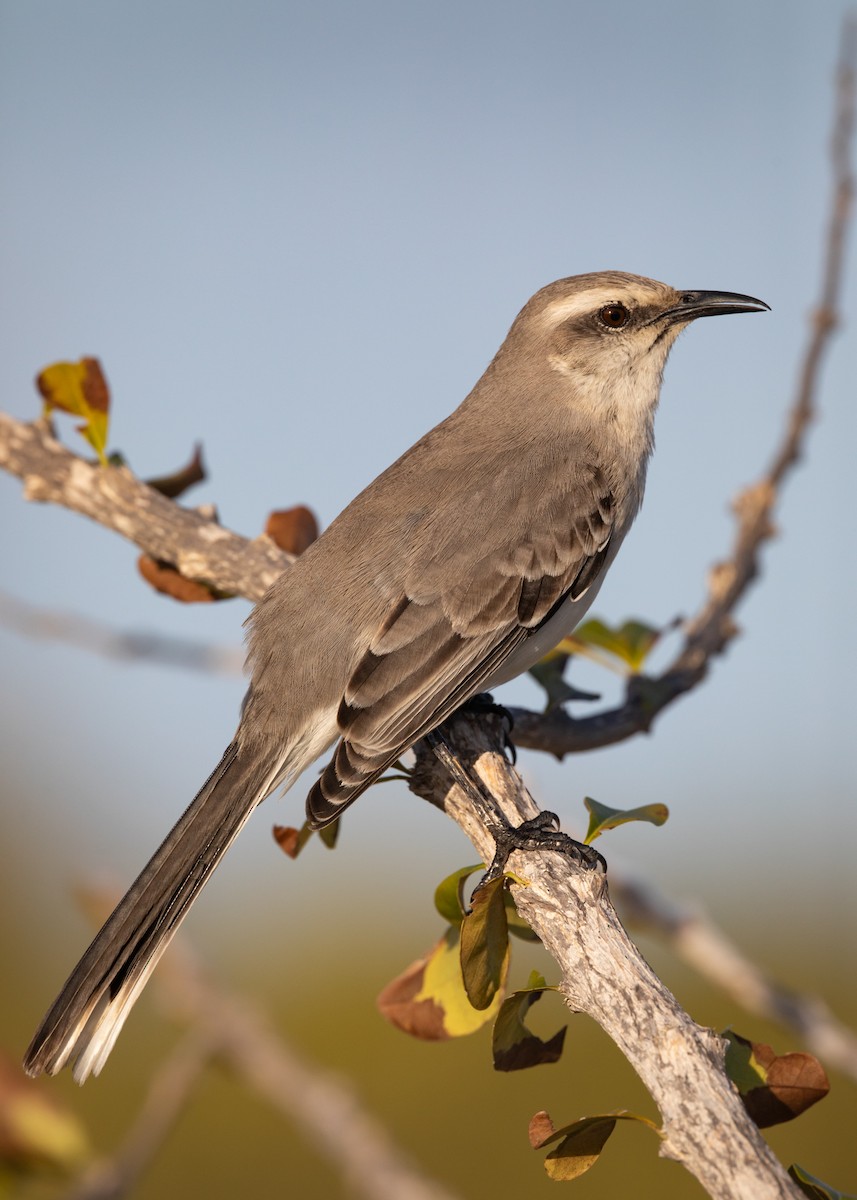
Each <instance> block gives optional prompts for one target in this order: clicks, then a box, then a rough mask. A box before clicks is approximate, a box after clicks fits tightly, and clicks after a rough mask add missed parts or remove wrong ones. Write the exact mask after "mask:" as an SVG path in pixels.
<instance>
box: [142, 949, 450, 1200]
mask: <svg viewBox="0 0 857 1200" xmlns="http://www.w3.org/2000/svg"><path fill="white" fill-rule="evenodd" d="M155 978H156V982H157V984H158V994H159V995H160V997H161V1000H162V1003H163V1005H164V1007H165V1009H166V1011H167V1012H168V1013H169V1015H171V1016H172V1017H173V1018H174V1019H178V1020H180V1021H182V1022H183V1023H184V1022H188V1023H190V1024H191V1025H192V1026H193V1028H195V1029H196V1030H197V1031H199V1032H201V1033H202V1035H203V1036H204V1037H205V1038H207V1039H208V1040H209V1042H210V1044H211V1045H212V1046H213V1048H214V1052H215V1053H216V1055H217V1056H218V1058H220V1059H221V1060H222V1061H223V1062H225V1063H227V1064H228V1065H229V1066H230V1067H231V1068H232V1069H233V1070H234V1071H235V1073H236V1074H237V1075H238V1076H239V1077H240V1078H241V1079H242V1080H243V1081H244V1082H245V1083H247V1084H249V1086H250V1087H252V1088H253V1089H254V1090H255V1091H256V1092H258V1093H259V1094H260V1095H262V1096H264V1097H265V1098H266V1099H267V1100H268V1102H269V1103H270V1104H272V1105H273V1107H274V1108H276V1109H277V1110H278V1111H279V1112H280V1113H282V1115H283V1116H284V1117H286V1118H287V1119H288V1120H289V1121H291V1122H293V1124H295V1125H296V1126H297V1127H298V1128H299V1129H300V1130H301V1131H302V1132H303V1134H304V1135H305V1136H306V1138H307V1140H308V1141H309V1142H310V1143H311V1144H312V1145H314V1146H315V1148H316V1149H317V1150H318V1152H319V1153H320V1154H321V1155H322V1156H323V1157H324V1158H327V1159H329V1160H330V1161H331V1162H332V1163H333V1165H334V1167H335V1168H336V1169H337V1170H338V1171H339V1172H340V1173H341V1174H342V1177H343V1179H344V1180H345V1181H346V1182H347V1184H348V1185H349V1187H350V1189H351V1190H352V1191H353V1192H354V1193H355V1195H358V1196H363V1197H365V1198H366V1200H455V1197H454V1195H453V1193H451V1192H449V1191H448V1190H447V1189H446V1188H444V1187H442V1186H441V1185H440V1184H439V1183H435V1182H434V1181H433V1180H430V1179H427V1178H426V1177H425V1176H424V1175H422V1174H421V1173H420V1171H419V1170H418V1168H417V1167H416V1166H415V1165H414V1164H413V1163H411V1162H410V1161H409V1160H408V1158H407V1157H406V1156H405V1155H404V1154H403V1153H402V1151H401V1150H399V1148H398V1147H397V1146H395V1144H394V1143H393V1141H392V1139H391V1137H390V1135H389V1134H388V1133H387V1131H386V1130H385V1129H384V1127H383V1126H382V1125H381V1123H380V1122H379V1121H378V1120H377V1119H376V1118H375V1117H372V1116H370V1115H369V1113H368V1112H367V1111H366V1107H365V1105H364V1104H363V1102H362V1101H361V1100H360V1099H359V1098H358V1096H357V1095H356V1094H355V1093H354V1091H353V1089H352V1088H351V1086H350V1085H349V1084H348V1082H347V1081H346V1080H345V1079H344V1078H343V1077H342V1076H341V1075H339V1074H335V1073H334V1072H332V1071H325V1070H321V1069H320V1068H319V1067H318V1066H316V1065H315V1064H310V1063H308V1062H307V1061H306V1060H305V1059H303V1058H302V1057H301V1056H300V1055H299V1054H298V1053H297V1052H296V1051H295V1050H294V1048H293V1047H291V1046H289V1045H288V1043H287V1042H286V1041H285V1040H284V1038H283V1037H282V1036H281V1035H280V1034H278V1033H276V1032H275V1031H274V1030H273V1029H272V1028H271V1026H270V1025H269V1024H268V1022H267V1021H266V1020H265V1019H264V1018H263V1017H262V1015H261V1014H260V1013H259V1012H258V1011H257V1010H256V1009H255V1008H254V1007H253V1006H252V1005H251V1004H249V1003H248V1002H247V1001H245V1000H243V999H242V998H239V997H238V996H236V995H233V994H230V993H229V992H227V991H226V990H225V989H224V988H222V987H220V986H218V985H216V984H215V983H214V982H213V981H212V980H211V979H210V978H209V977H208V976H207V975H206V973H205V972H204V971H203V970H202V969H201V967H200V966H199V964H198V963H197V962H196V960H195V959H194V957H193V956H192V955H191V953H190V951H189V950H188V949H187V946H186V944H180V945H178V946H176V945H175V944H174V945H173V947H172V948H171V950H170V952H169V954H168V955H167V956H166V958H165V959H164V962H163V964H162V967H161V970H160V972H159V974H158V975H157V976H156V977H155Z"/></svg>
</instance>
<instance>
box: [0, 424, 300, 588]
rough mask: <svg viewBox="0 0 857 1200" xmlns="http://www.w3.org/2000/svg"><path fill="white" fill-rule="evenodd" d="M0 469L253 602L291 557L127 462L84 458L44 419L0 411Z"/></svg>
mask: <svg viewBox="0 0 857 1200" xmlns="http://www.w3.org/2000/svg"><path fill="white" fill-rule="evenodd" d="M0 467H2V468H3V469H4V470H6V471H9V472H10V473H11V474H12V475H17V476H18V477H19V478H20V479H23V480H24V485H25V486H24V495H25V497H26V498H27V499H28V500H37V501H42V502H47V501H49V502H51V503H53V504H61V505H62V506H63V507H64V508H70V509H71V510H72V511H73V512H78V513H81V514H82V515H83V516H85V517H90V518H91V519H92V520H93V521H97V522H98V523H99V524H101V525H105V526H106V527H107V528H108V529H112V530H113V531H114V532H116V533H120V534H121V535H122V536H123V537H125V538H128V540H129V541H131V542H134V543H135V544H136V545H137V546H139V547H140V549H141V550H144V551H145V552H146V553H147V554H149V555H151V556H152V558H155V559H158V560H159V561H162V562H168V563H171V564H172V565H173V566H175V567H176V568H177V569H178V570H179V571H180V572H181V573H182V575H185V576H187V578H188V579H198V580H201V581H202V582H205V583H209V584H211V585H213V586H214V587H215V588H216V589H217V590H218V591H221V592H227V593H230V594H235V595H240V596H246V597H247V599H248V600H259V599H261V597H262V596H263V595H264V594H265V592H266V591H267V589H268V588H269V587H270V585H271V584H272V583H273V582H274V580H275V579H277V578H278V576H280V575H281V574H282V572H283V571H284V570H285V568H286V567H287V566H288V565H289V563H291V562H292V561H293V558H292V556H291V555H289V554H285V553H284V552H283V551H282V550H278V549H277V547H276V546H275V545H274V543H273V542H272V541H271V539H270V538H269V537H266V536H265V535H264V534H263V535H262V536H261V537H257V538H254V539H253V540H252V541H250V540H248V539H247V538H243V537H241V536H240V535H239V534H236V533H232V532H231V531H230V530H228V529H224V528H223V526H222V525H218V524H217V522H216V521H213V520H211V518H210V517H207V516H203V515H202V514H200V513H198V512H194V511H193V510H192V509H187V508H182V507H181V506H180V505H178V504H176V503H174V502H173V501H171V500H168V499H167V498H166V497H165V496H162V495H161V494H160V493H159V492H156V491H155V490H154V489H153V488H150V487H149V486H148V484H145V483H143V482H142V480H140V479H137V477H136V476H135V475H133V474H132V472H131V471H129V470H128V468H127V467H102V466H99V465H97V464H95V463H90V462H86V461H85V460H84V459H82V458H78V457H77V455H75V454H72V453H71V452H70V451H68V450H66V448H65V447H64V446H62V445H60V443H59V442H58V441H57V440H56V438H55V437H54V436H53V431H52V429H51V426H50V423H49V422H47V421H45V420H44V419H41V420H38V421H34V422H32V423H30V424H28V423H26V422H24V421H16V420H15V418H14V417H10V416H7V415H6V414H5V413H0Z"/></svg>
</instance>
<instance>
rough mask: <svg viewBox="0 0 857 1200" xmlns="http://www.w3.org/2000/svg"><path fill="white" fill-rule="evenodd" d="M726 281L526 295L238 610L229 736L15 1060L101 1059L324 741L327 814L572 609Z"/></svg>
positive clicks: (314, 797) (638, 486) (633, 492)
mask: <svg viewBox="0 0 857 1200" xmlns="http://www.w3.org/2000/svg"><path fill="white" fill-rule="evenodd" d="M767 307H768V306H767V305H766V304H765V303H764V302H763V301H761V300H755V299H753V297H751V296H743V295H738V294H736V293H732V292H712V291H676V290H675V289H674V288H671V287H668V286H667V285H666V284H663V283H657V282H655V281H654V280H652V279H644V278H642V277H641V276H638V275H628V274H625V273H623V272H619V271H603V272H598V273H595V274H590V275H579V276H575V277H572V278H569V279H560V280H558V281H557V282H556V283H552V284H549V285H548V286H547V287H545V288H542V290H541V291H539V292H537V293H536V295H535V296H533V297H532V299H531V300H530V301H529V302H528V303H527V304H526V305H525V306H524V308H523V309H522V310H521V312H520V313H519V315H518V317H517V318H516V320H515V322H514V324H513V325H512V328H511V329H510V331H509V333H508V335H507V337H506V340H505V341H504V342H503V344H502V346H501V347H500V349H499V350H498V351H497V354H496V355H495V357H494V359H493V361H492V362H491V364H490V365H489V367H488V369H487V370H486V372H485V374H484V375H483V376H482V378H481V379H480V380H479V382H478V383H477V384H476V386H475V387H474V389H473V391H472V392H471V393H470V395H469V396H468V397H467V399H466V400H464V402H463V403H462V404H461V405H460V406H459V407H458V408H457V409H456V410H455V412H453V413H452V415H451V416H449V417H447V419H446V420H445V421H442V422H441V424H440V425H437V426H436V427H435V428H434V429H432V430H431V431H430V432H429V433H427V434H426V435H425V436H424V437H423V438H421V439H420V440H419V441H418V442H417V443H416V445H414V446H412V447H411V449H410V450H408V451H407V452H406V453H405V454H403V455H402V457H401V458H400V459H398V460H397V461H396V462H395V463H393V465H392V466H391V467H389V468H388V469H387V470H386V471H384V472H383V474H381V475H379V476H378V478H377V479H376V480H375V481H374V482H373V483H371V484H370V485H369V486H368V487H367V488H366V489H365V491H363V492H361V493H360V495H359V496H358V497H357V498H356V499H355V500H353V501H352V503H351V504H349V505H348V507H347V508H346V509H345V510H344V512H342V513H341V514H340V516H338V517H337V518H336V520H335V521H334V522H333V524H332V525H331V526H330V527H329V528H328V529H327V530H326V531H325V532H324V533H323V534H322V536H321V537H320V538H319V539H318V541H316V542H315V543H314V544H313V545H311V546H310V547H309V549H308V550H307V551H306V552H305V553H304V554H303V555H302V556H301V557H300V558H299V559H298V560H297V561H296V562H295V563H294V565H293V566H292V567H291V568H290V569H289V570H288V571H286V572H285V573H284V574H283V576H282V577H281V578H280V579H278V580H277V582H276V583H275V584H274V585H273V586H272V587H271V589H270V590H269V591H268V593H267V595H266V596H265V597H264V599H263V600H262V601H261V602H260V603H259V604H258V605H257V606H256V609H255V611H254V612H253V614H252V616H251V618H250V635H249V663H250V668H251V683H250V688H249V691H248V693H247V697H246V699H245V701H244V706H243V710H242V714H241V719H240V722H239V725H238V729H237V731H236V734H235V738H234V740H233V741H232V742H231V743H230V745H229V746H228V747H227V749H226V752H225V753H224V755H223V758H222V759H221V761H220V763H219V764H218V766H217V767H216V768H215V770H214V772H213V773H212V775H211V776H210V778H209V779H208V780H207V782H206V783H205V784H204V786H203V787H202V789H201V791H200V792H199V794H198V795H197V797H196V799H195V800H194V801H193V802H192V804H191V805H190V807H189V808H188V810H187V811H186V812H185V814H184V816H182V817H181V818H180V820H179V821H178V823H177V825H176V826H175V828H174V829H173V830H172V832H171V833H169V834H168V835H167V838H166V840H165V841H164V843H163V845H162V846H161V847H160V849H159V850H158V851H157V852H156V853H155V855H154V857H153V858H152V859H151V861H150V862H149V864H148V865H147V866H146V867H144V869H143V871H142V873H141V875H140V876H139V878H138V879H137V880H136V882H135V883H134V884H132V886H131V888H130V889H129V891H128V893H127V895H126V896H125V897H124V899H123V900H121V901H120V903H119V905H118V906H117V908H116V910H115V911H114V913H113V915H112V916H111V917H110V918H109V919H108V921H107V922H106V924H105V925H104V927H103V928H102V929H101V931H100V933H98V935H97V936H96V938H95V940H94V941H93V942H92V945H91V946H90V947H89V949H88V950H87V951H86V953H85V954H84V956H83V958H82V959H81V961H80V963H79V964H78V965H77V967H76V968H75V969H74V971H73V972H72V974H71V976H70V978H69V980H68V982H67V983H66V985H65V987H64V988H63V990H62V992H61V993H60V995H59V997H58V999H57V1000H56V1002H55V1003H54V1005H53V1007H52V1008H51V1009H50V1011H49V1012H48V1014H47V1016H46V1017H45V1019H44V1021H43V1022H42V1024H41V1026H40V1027H39V1030H38V1032H37V1033H36V1035H35V1037H34V1039H33V1042H32V1044H31V1046H30V1048H29V1050H28V1052H27V1056H26V1059H25V1067H26V1069H27V1071H29V1072H30V1074H33V1075H36V1074H38V1073H39V1072H41V1071H48V1072H50V1073H54V1072H56V1071H58V1070H60V1069H61V1068H62V1067H64V1066H65V1065H66V1064H67V1063H68V1062H70V1061H73V1062H75V1063H76V1066H75V1072H74V1073H75V1078H76V1079H77V1080H78V1082H83V1080H85V1079H86V1078H87V1076H88V1075H89V1074H90V1073H96V1074H97V1073H98V1071H99V1070H100V1069H101V1067H102V1066H103V1065H104V1062H105V1060H106V1058H107V1056H108V1054H109V1053H110V1050H111V1048H112V1046H113V1044H114V1042H115V1040H116V1037H117V1036H118V1034H119V1031H120V1029H121V1027H122V1024H123V1022H124V1020H125V1018H126V1017H127V1015H128V1013H129V1011H130V1009H131V1007H132V1005H133V1003H134V1001H135V1000H136V998H137V996H138V995H139V994H140V992H141V990H142V988H143V986H144V985H145V983H146V981H147V979H148V978H149V975H150V974H151V972H152V970H153V969H154V967H155V964H156V963H157V961H158V959H159V958H160V956H161V954H162V953H163V952H164V950H165V948H166V946H167V945H168V943H169V941H170V939H171V937H172V936H173V934H174V933H175V931H176V929H177V928H178V926H179V923H180V922H181V921H182V919H183V918H184V916H185V915H186V913H187V912H188V910H189V908H190V906H191V904H192V903H193V901H194V900H195V899H196V897H197V895H198V893H199V892H200V890H201V888H202V887H203V886H204V884H205V883H206V882H207V880H208V878H209V876H210V875H211V873H212V871H213V870H214V868H215V867H216V866H217V864H218V863H219V862H220V859H221V858H222V857H223V855H224V854H225V852H226V850H227V849H228V848H229V846H230V845H231V843H232V841H233V840H234V838H235V837H236V836H237V834H238V833H239V831H240V830H241V828H242V826H243V825H244V823H245V821H246V820H247V818H248V817H249V816H250V814H251V812H252V811H253V809H254V808H255V807H256V805H257V804H258V803H259V802H260V801H261V800H263V799H264V798H265V797H266V796H267V795H268V794H269V793H270V792H271V791H273V790H274V789H275V788H277V787H284V788H287V787H289V786H290V785H291V784H292V783H293V781H294V780H295V779H296V778H297V776H298V775H300V773H301V772H302V771H303V770H304V769H305V768H306V767H308V766H309V765H310V764H311V763H313V762H314V761H315V760H316V759H317V758H318V757H319V756H320V755H321V754H323V753H324V752H325V751H328V750H330V748H331V747H332V746H333V747H334V751H333V756H332V758H331V760H330V762H329V763H328V765H327V767H326V768H325V770H324V771H323V773H322V774H321V776H320V778H319V780H318V782H317V783H316V784H315V786H314V787H313V788H312V791H311V792H310V794H309V797H308V800H307V814H308V820H309V822H310V824H311V825H312V826H313V827H314V828H316V829H319V828H321V827H323V826H324V825H326V824H328V823H329V822H331V821H333V820H335V819H336V818H337V817H338V816H339V815H340V814H341V813H342V812H343V811H344V809H345V808H347V807H348V806H349V805H350V804H351V803H353V801H354V800H356V799H357V797H358V796H359V795H360V794H361V792H363V791H365V789H366V788H367V787H369V785H370V784H372V783H373V782H374V781H375V780H376V779H377V778H378V777H379V776H380V775H381V773H382V772H383V771H384V770H385V769H386V768H387V767H388V766H389V765H390V764H391V763H393V762H395V761H396V759H398V758H399V756H400V755H401V754H402V753H403V752H404V751H405V750H407V749H408V747H410V746H412V745H413V744H414V742H416V741H417V740H418V739H420V738H422V737H425V736H427V735H429V734H432V732H433V731H434V730H436V728H437V727H438V726H439V725H440V724H441V723H442V722H443V721H444V720H445V719H446V718H447V717H449V716H450V715H451V714H452V713H453V712H454V710H455V709H456V708H457V707H459V706H460V705H461V704H462V703H463V702H464V701H466V700H467V699H468V698H470V697H471V696H473V695H474V694H475V693H477V692H480V691H484V690H485V689H487V688H490V687H493V686H494V685H496V684H499V683H503V682H505V681H506V680H508V679H511V678H512V677H513V676H515V675H517V674H518V673H519V672H521V671H525V670H526V669H527V668H528V667H530V666H532V665H533V664H534V663H535V662H536V661H537V660H538V659H539V658H541V657H542V656H543V655H544V654H546V653H547V652H548V651H549V650H550V649H551V648H552V647H553V646H554V645H555V644H556V643H557V642H558V641H560V640H561V639H562V638H563V637H564V636H565V635H566V634H568V633H570V632H571V630H572V629H573V628H574V627H575V625H576V624H577V623H578V622H579V621H580V620H581V618H582V617H583V615H584V613H585V612H586V610H587V609H588V608H589V606H590V604H591V603H592V601H593V599H594V597H595V595H596V593H597V592H598V589H599V588H600V586H601V583H602V581H603V579H604V575H605V572H606V571H607V568H608V567H609V566H610V563H611V562H612V561H613V559H614V558H615V556H616V553H617V552H618V550H619V547H620V546H621V544H622V541H623V539H624V537H625V534H626V533H627V532H628V530H629V528H630V526H631V523H632V522H633V520H634V517H635V516H636V514H637V511H638V509H639V507H640V503H641V501H642V498H643V488H644V484H645V479H646V467H647V464H648V460H649V456H650V454H651V451H652V445H653V435H652V430H653V423H654V417H655V409H656V408H657V404H658V398H659V394H660V388H661V378H662V375H663V370H664V365H665V363H666V360H667V355H668V354H669V352H670V348H671V347H672V345H673V342H674V341H675V339H676V337H677V336H678V334H679V333H680V332H681V331H682V329H684V328H685V327H686V326H687V325H688V324H689V323H690V322H691V321H694V320H696V319H697V318H698V317H710V316H717V315H719V314H723V313H741V312H760V311H762V310H764V309H766V308H767Z"/></svg>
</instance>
